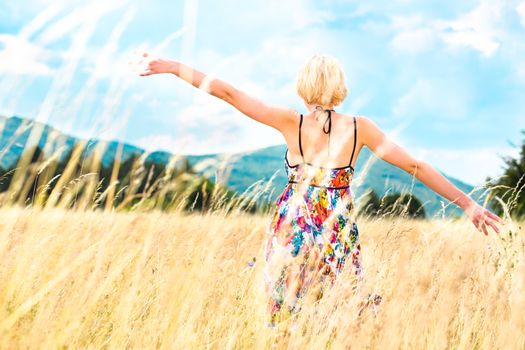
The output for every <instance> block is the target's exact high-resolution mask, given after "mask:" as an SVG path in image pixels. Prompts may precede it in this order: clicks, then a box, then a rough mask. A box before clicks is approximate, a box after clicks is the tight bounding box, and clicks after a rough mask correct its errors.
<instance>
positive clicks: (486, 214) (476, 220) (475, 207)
mask: <svg viewBox="0 0 525 350" xmlns="http://www.w3.org/2000/svg"><path fill="white" fill-rule="evenodd" d="M463 210H464V211H465V214H467V215H468V217H469V218H470V221H472V223H473V224H474V226H476V228H477V229H478V231H480V232H483V233H484V234H485V236H488V230H487V226H490V227H492V229H493V230H494V231H495V232H496V233H498V234H499V227H498V225H499V224H502V223H503V220H502V219H501V218H500V217H499V216H497V215H496V214H494V213H492V212H491V211H490V210H487V209H485V208H483V207H482V206H481V205H479V204H478V203H475V202H471V203H470V204H469V206H467V207H466V208H464V209H463Z"/></svg>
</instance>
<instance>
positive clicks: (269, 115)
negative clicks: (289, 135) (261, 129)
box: [140, 53, 296, 132]
mask: <svg viewBox="0 0 525 350" xmlns="http://www.w3.org/2000/svg"><path fill="white" fill-rule="evenodd" d="M148 56H149V54H148V53H144V54H143V57H145V58H146V59H145V60H146V61H148V66H147V68H146V69H145V70H144V71H143V72H142V73H140V75H141V76H148V75H152V74H160V73H171V74H174V75H176V76H177V77H179V78H181V79H182V80H184V81H186V82H188V83H190V84H191V85H193V86H194V87H196V88H199V89H202V90H204V91H206V92H207V93H209V94H210V95H212V96H215V97H218V98H220V99H221V100H224V101H226V102H228V103H229V104H231V105H232V106H233V107H235V108H236V109H238V110H239V111H240V112H241V113H243V114H245V115H246V116H248V117H250V118H252V119H254V120H256V121H258V122H260V123H263V124H266V125H268V126H271V127H272V128H274V129H277V130H279V131H281V132H283V131H284V129H286V128H289V127H290V125H293V123H294V122H295V119H296V118H294V117H295V110H293V109H291V108H287V107H281V106H272V105H268V104H266V103H264V102H263V101H261V100H259V99H258V98H255V97H254V96H251V95H249V94H247V93H245V92H244V91H241V90H239V89H237V88H235V87H234V86H232V85H231V84H229V83H227V82H226V81H224V80H221V79H217V78H215V77H212V76H210V75H206V74H204V73H203V72H201V71H199V70H197V69H194V68H192V67H190V66H188V65H185V64H183V63H181V62H178V61H175V60H168V59H153V60H152V59H148Z"/></svg>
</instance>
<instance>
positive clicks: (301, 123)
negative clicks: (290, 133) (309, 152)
mask: <svg viewBox="0 0 525 350" xmlns="http://www.w3.org/2000/svg"><path fill="white" fill-rule="evenodd" d="M302 125H303V115H302V114H301V120H300V121H299V151H301V158H303V162H304V155H303V146H302V145H301V126H302Z"/></svg>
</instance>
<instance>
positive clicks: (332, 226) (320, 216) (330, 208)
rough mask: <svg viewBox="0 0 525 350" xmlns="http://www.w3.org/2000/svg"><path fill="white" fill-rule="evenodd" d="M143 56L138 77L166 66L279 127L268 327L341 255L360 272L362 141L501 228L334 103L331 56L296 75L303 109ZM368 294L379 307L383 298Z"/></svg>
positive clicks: (336, 83) (333, 268) (340, 95)
mask: <svg viewBox="0 0 525 350" xmlns="http://www.w3.org/2000/svg"><path fill="white" fill-rule="evenodd" d="M143 57H144V58H145V60H146V61H149V62H148V64H147V68H146V69H145V70H144V71H143V72H142V73H141V74H140V75H141V76H148V75H152V74H159V73H172V74H174V75H176V76H178V77H180V78H182V79H183V80H185V81H186V82H188V83H190V84H192V85H193V86H195V87H198V88H202V89H205V90H206V91H207V92H208V93H210V94H211V95H213V96H216V97H218V98H220V99H222V100H224V101H226V102H228V103H229V104H231V105H232V106H234V107H235V108H237V109H238V110H239V111H241V112H242V113H244V114H245V115H247V116H248V117H250V118H253V119H255V120H256V121H258V122H261V123H263V124H266V125H269V126H271V127H273V128H275V129H277V130H278V131H280V132H281V133H282V135H283V136H284V139H285V140H286V144H287V146H288V148H287V151H286V153H285V154H284V163H285V167H286V170H287V174H288V178H289V182H288V184H287V185H286V187H285V188H284V190H283V192H282V194H281V195H280V197H279V199H278V200H277V203H276V204H277V206H276V208H275V211H274V213H273V215H272V218H271V220H270V221H269V224H268V227H267V240H266V243H265V252H264V255H265V259H266V262H267V264H266V266H265V282H266V291H267V293H268V296H269V303H268V309H269V312H270V320H271V321H270V324H271V325H275V322H276V321H277V320H278V319H282V318H283V317H284V318H287V317H288V316H290V315H291V314H293V313H295V312H296V311H298V310H299V309H300V304H301V303H300V302H302V301H303V300H305V298H303V297H305V296H306V295H309V296H313V298H314V300H318V299H319V298H320V297H321V296H322V294H323V290H324V288H325V286H326V283H328V284H329V285H333V283H334V281H335V278H336V276H338V275H339V274H340V273H341V271H342V269H343V267H344V265H345V261H346V260H347V258H349V259H350V260H351V268H352V270H351V271H352V274H353V275H355V276H357V277H358V278H360V275H361V274H360V272H361V267H360V244H359V233H358V230H357V225H356V222H355V220H354V213H353V202H352V193H351V191H350V181H351V179H352V175H353V173H354V164H355V162H356V160H357V158H358V156H359V153H360V151H361V148H362V147H363V146H367V147H368V148H370V149H371V150H372V151H373V152H374V153H375V154H377V155H378V156H379V157H380V158H381V159H383V160H385V161H386V162H388V163H390V164H392V165H395V166H396V167H398V168H400V169H402V170H404V171H406V172H407V173H409V174H411V175H413V176H415V177H416V178H417V179H418V180H420V181H421V182H422V183H424V184H425V185H426V186H428V187H429V188H431V189H432V190H433V191H435V192H436V193H438V194H440V195H441V196H443V197H445V198H446V199H448V200H449V201H451V202H453V203H455V204H457V205H458V206H459V207H460V208H462V209H463V210H464V212H465V213H466V214H467V215H468V216H469V218H470V220H471V221H472V223H473V224H474V225H475V226H476V228H477V229H478V230H480V231H482V232H483V233H484V234H485V235H488V229H487V228H488V227H491V228H492V229H493V230H494V231H495V232H496V233H499V229H498V223H501V219H500V218H499V217H498V216H496V215H495V214H493V213H492V212H490V211H488V210H486V209H484V208H483V207H481V206H480V205H479V204H477V203H476V202H474V201H473V200H472V199H471V198H469V196H468V195H466V194H465V193H463V192H462V191H461V190H459V189H458V188H457V187H455V186H454V185H453V184H452V183H450V182H449V181H448V180H447V179H446V178H445V177H443V176H442V175H441V174H440V173H439V172H438V171H436V170H435V169H434V168H433V167H432V166H431V165H430V164H428V163H426V162H424V161H421V160H418V159H415V158H414V157H412V156H411V155H410V154H409V153H407V152H406V151H405V150H404V149H403V148H401V147H400V146H399V145H397V144H395V143H394V142H393V141H392V140H389V139H388V138H387V137H386V135H385V134H384V133H383V132H382V131H381V130H380V129H379V128H378V126H377V125H376V124H375V123H374V122H372V121H371V120H370V119H368V118H366V117H364V116H347V115H344V114H341V113H339V112H337V111H336V110H334V107H335V106H337V105H339V104H340V103H341V102H343V100H344V99H345V97H346V94H347V89H346V87H345V82H344V73H343V71H342V69H341V67H340V66H339V64H338V62H337V61H336V60H335V59H333V58H331V57H329V56H325V55H314V56H313V57H311V58H310V59H309V60H308V61H307V62H306V64H305V65H304V67H303V68H302V69H301V70H300V72H299V75H298V79H297V82H296V88H297V92H298V94H299V96H300V97H301V98H302V99H303V101H304V105H305V106H306V109H307V110H308V112H307V113H305V114H304V115H303V114H300V113H297V112H296V111H295V110H293V109H291V108H287V107H279V106H272V105H268V104H266V103H264V102H262V101H260V100H259V99H257V98H255V97H253V96H250V95H249V94H247V93H245V92H243V91H240V90H238V89H236V88H235V87H233V86H232V85H230V84H228V83H226V82H225V81H223V80H220V79H216V78H209V77H208V76H206V75H205V74H204V73H202V72H200V71H198V70H195V69H193V68H191V67H189V66H187V65H185V64H183V63H180V62H177V61H173V60H166V59H150V58H149V55H148V54H147V53H144V54H143ZM321 116H324V117H323V118H321ZM292 164H293V165H292ZM314 286H315V287H316V289H315V288H314ZM309 287H312V288H309ZM309 289H311V290H310V291H309ZM314 289H315V290H316V291H315V292H312V291H313V290H314ZM307 292H308V293H307ZM312 293H314V294H312ZM370 301H371V302H372V303H373V304H377V303H378V302H379V301H380V296H376V297H374V298H372V299H369V300H368V302H370Z"/></svg>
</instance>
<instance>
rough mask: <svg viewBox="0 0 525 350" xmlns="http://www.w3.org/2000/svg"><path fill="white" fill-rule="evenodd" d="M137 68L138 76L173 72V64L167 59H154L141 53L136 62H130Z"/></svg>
mask: <svg viewBox="0 0 525 350" xmlns="http://www.w3.org/2000/svg"><path fill="white" fill-rule="evenodd" d="M130 64H133V65H136V66H138V67H140V68H139V75H140V76H143V77H144V76H148V75H152V74H161V73H171V72H173V68H174V64H175V62H173V61H171V60H167V59H162V58H158V57H154V56H153V55H151V54H150V53H148V52H141V53H139V56H138V58H137V61H136V62H130Z"/></svg>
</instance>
